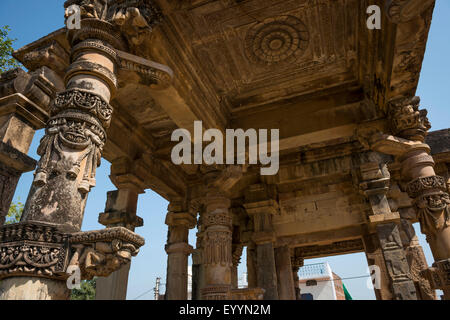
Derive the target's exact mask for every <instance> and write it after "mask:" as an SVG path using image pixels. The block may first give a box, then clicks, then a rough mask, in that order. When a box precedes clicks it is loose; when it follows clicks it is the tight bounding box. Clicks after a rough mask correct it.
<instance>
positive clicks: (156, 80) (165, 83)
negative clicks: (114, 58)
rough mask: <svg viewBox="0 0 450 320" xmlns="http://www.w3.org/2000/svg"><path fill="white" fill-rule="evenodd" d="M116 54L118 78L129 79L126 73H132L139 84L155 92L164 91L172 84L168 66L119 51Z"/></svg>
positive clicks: (171, 75)
mask: <svg viewBox="0 0 450 320" xmlns="http://www.w3.org/2000/svg"><path fill="white" fill-rule="evenodd" d="M117 54H118V60H119V63H118V65H119V68H120V70H119V75H122V77H120V78H123V79H129V78H130V77H129V75H128V73H134V74H136V75H137V76H138V78H139V80H140V83H142V84H145V85H147V86H150V87H151V88H152V89H155V90H163V89H166V88H168V87H169V86H170V85H171V84H172V79H173V71H172V69H170V68H169V67H168V66H166V65H163V64H160V63H157V62H154V61H150V60H146V59H143V58H141V57H137V56H135V55H132V54H129V53H127V52H123V51H119V50H117ZM121 85H122V84H119V86H121Z"/></svg>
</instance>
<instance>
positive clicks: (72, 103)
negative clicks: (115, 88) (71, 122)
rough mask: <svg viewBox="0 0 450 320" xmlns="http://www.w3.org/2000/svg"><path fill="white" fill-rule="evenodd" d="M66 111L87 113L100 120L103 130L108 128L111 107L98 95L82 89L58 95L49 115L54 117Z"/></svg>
mask: <svg viewBox="0 0 450 320" xmlns="http://www.w3.org/2000/svg"><path fill="white" fill-rule="evenodd" d="M66 109H74V110H82V111H86V112H89V113H90V114H92V115H93V116H95V117H96V118H98V120H100V122H101V123H102V126H103V128H105V129H106V128H108V127H109V125H110V122H111V117H112V113H113V107H112V106H111V105H110V104H109V103H108V102H106V101H105V100H103V99H102V98H101V97H100V96H99V95H97V94H94V93H92V92H88V91H85V90H82V89H70V90H67V91H64V92H62V93H58V95H57V96H56V99H55V100H54V101H53V103H52V105H51V107H50V114H51V116H55V115H57V114H59V113H60V112H61V111H63V110H66Z"/></svg>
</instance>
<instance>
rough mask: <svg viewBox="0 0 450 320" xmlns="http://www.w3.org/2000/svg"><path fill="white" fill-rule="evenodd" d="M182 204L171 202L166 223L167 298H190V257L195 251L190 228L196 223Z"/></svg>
mask: <svg viewBox="0 0 450 320" xmlns="http://www.w3.org/2000/svg"><path fill="white" fill-rule="evenodd" d="M180 210H182V208H181V206H180V205H177V204H174V203H171V204H170V205H169V213H168V214H167V217H166V224H167V225H168V226H169V231H168V237H167V245H166V252H167V280H166V295H165V299H166V300H187V298H188V258H189V255H190V254H191V253H192V252H193V248H192V246H190V245H189V243H188V240H189V239H188V237H189V229H191V228H193V227H194V226H195V225H196V221H195V218H194V217H193V216H192V215H191V214H190V213H189V212H183V211H180Z"/></svg>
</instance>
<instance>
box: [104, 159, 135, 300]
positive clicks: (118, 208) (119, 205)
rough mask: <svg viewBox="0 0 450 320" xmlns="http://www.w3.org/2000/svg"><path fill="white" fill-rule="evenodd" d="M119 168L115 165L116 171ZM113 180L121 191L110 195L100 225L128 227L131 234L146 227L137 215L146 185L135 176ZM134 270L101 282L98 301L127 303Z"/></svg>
mask: <svg viewBox="0 0 450 320" xmlns="http://www.w3.org/2000/svg"><path fill="white" fill-rule="evenodd" d="M115 166H116V164H115V163H113V166H112V167H113V168H115ZM111 179H112V181H113V182H114V183H115V184H116V186H118V187H119V190H116V191H110V192H108V193H107V200H106V206H105V212H103V213H101V214H100V215H99V219H98V221H99V223H100V224H102V225H104V226H105V227H106V228H112V227H125V228H127V229H129V230H131V231H134V230H135V228H137V227H142V226H143V225H144V221H143V219H142V218H140V217H138V216H137V215H136V210H137V201H138V197H139V194H140V193H143V184H142V182H141V181H140V180H139V179H138V178H137V177H135V176H134V175H131V174H127V175H114V174H113V175H112V176H111ZM138 186H140V187H141V188H138ZM130 267H131V264H130V263H128V264H126V265H124V266H122V267H121V268H120V269H119V270H117V271H115V272H113V273H112V274H111V275H110V276H108V277H99V278H97V287H96V293H95V300H126V297H127V289H128V276H129V272H130Z"/></svg>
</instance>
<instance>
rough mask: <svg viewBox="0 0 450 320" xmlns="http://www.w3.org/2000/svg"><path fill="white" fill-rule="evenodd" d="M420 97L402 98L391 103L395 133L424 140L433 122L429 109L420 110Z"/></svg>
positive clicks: (392, 128) (411, 138)
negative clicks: (431, 121) (428, 115)
mask: <svg viewBox="0 0 450 320" xmlns="http://www.w3.org/2000/svg"><path fill="white" fill-rule="evenodd" d="M419 105H420V98H419V97H412V98H401V99H397V100H393V101H391V102H390V103H389V110H390V112H389V120H390V124H391V130H392V131H393V133H394V134H395V135H398V136H400V137H402V138H405V139H410V140H418V141H422V142H423V141H424V139H425V136H426V135H427V132H428V130H429V129H430V128H431V124H430V122H429V121H428V118H427V114H428V112H427V110H425V109H423V110H419Z"/></svg>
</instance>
